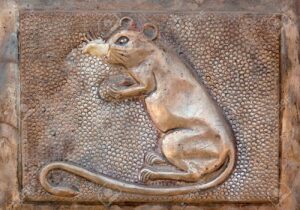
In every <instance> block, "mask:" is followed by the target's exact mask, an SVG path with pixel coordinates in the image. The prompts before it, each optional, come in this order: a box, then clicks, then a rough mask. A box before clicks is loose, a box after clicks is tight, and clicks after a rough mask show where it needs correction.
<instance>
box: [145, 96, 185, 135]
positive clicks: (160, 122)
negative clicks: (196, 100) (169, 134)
mask: <svg viewBox="0 0 300 210" xmlns="http://www.w3.org/2000/svg"><path fill="white" fill-rule="evenodd" d="M178 102H180V103H182V101H177V100H173V98H170V97H166V96H161V95H159V94H152V95H151V96H148V97H147V98H146V99H145V103H146V106H147V111H148V113H149V115H150V117H151V119H152V121H153V122H154V124H155V125H156V127H157V128H158V129H159V130H161V131H163V132H166V131H168V130H171V129H174V128H179V127H182V126H183V125H184V123H185V121H186V120H188V119H189V116H187V115H186V113H184V112H183V111H182V109H181V108H179V106H180V107H181V106H183V107H185V105H184V104H180V105H179V104H178ZM186 108H187V107H186Z"/></svg>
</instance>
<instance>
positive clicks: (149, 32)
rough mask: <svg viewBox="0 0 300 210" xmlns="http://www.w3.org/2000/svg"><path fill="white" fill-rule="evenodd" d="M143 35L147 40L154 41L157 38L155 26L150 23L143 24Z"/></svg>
mask: <svg viewBox="0 0 300 210" xmlns="http://www.w3.org/2000/svg"><path fill="white" fill-rule="evenodd" d="M143 34H144V35H145V37H147V38H148V39H149V40H154V39H156V38H157V36H158V28H157V26H156V25H153V24H151V23H146V24H144V27H143Z"/></svg>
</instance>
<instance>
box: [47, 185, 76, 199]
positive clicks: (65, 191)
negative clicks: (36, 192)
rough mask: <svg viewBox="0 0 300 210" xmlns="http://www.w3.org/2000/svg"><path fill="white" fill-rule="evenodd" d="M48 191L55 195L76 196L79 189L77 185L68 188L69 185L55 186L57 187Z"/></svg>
mask: <svg viewBox="0 0 300 210" xmlns="http://www.w3.org/2000/svg"><path fill="white" fill-rule="evenodd" d="M47 191H48V190H47ZM48 192H49V193H51V194H53V195H56V196H63V197H74V196H76V195H78V194H79V190H78V188H77V187H75V186H72V187H70V188H68V187H55V188H52V190H49V191H48Z"/></svg>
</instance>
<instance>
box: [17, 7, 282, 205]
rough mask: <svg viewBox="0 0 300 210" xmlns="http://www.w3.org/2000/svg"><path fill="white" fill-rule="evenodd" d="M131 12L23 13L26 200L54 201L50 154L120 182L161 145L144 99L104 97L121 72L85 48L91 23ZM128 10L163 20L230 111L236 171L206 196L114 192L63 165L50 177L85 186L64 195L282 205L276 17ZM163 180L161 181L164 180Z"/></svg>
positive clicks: (105, 25)
mask: <svg viewBox="0 0 300 210" xmlns="http://www.w3.org/2000/svg"><path fill="white" fill-rule="evenodd" d="M124 15H125V14H118V15H116V14H109V13H108V14H96V13H94V14H90V13H89V14H87V13H77V14H74V13H64V12H58V13H53V12H49V13H47V12H38V13H37V12H27V11H25V12H24V13H23V14H21V16H20V45H21V48H20V55H21V64H20V72H21V104H22V106H23V107H24V110H23V108H22V109H21V111H22V113H21V119H22V129H23V132H22V145H23V150H22V151H23V164H24V166H23V187H24V188H23V193H24V196H25V198H26V200H27V199H28V200H38V201H44V200H57V197H53V196H50V195H49V194H45V192H44V191H43V190H42V189H41V185H40V184H39V180H38V179H37V177H38V172H39V171H40V170H41V167H42V166H44V165H46V164H47V163H51V162H53V161H61V160H63V161H66V162H71V163H75V164H76V165H80V166H82V167H83V168H86V169H89V170H91V171H96V172H97V173H100V174H104V175H107V176H109V177H113V178H115V179H117V180H122V181H125V182H131V183H139V180H138V171H139V169H140V168H141V167H142V166H143V164H144V162H143V160H144V158H143V157H144V156H145V154H146V153H147V151H151V150H153V149H154V148H155V147H156V141H157V139H158V137H157V134H156V131H155V128H154V127H153V126H152V125H151V121H150V119H149V118H148V117H147V114H146V110H145V109H144V107H143V106H142V103H141V102H140V101H138V100H129V101H124V102H120V103H107V102H105V101H104V100H103V99H101V97H99V96H98V92H97V89H98V84H99V83H100V82H101V81H103V79H105V78H106V77H107V75H110V74H112V73H113V72H114V71H116V70H114V71H113V69H111V68H113V67H110V66H107V65H106V64H103V63H101V61H100V60H99V59H96V58H92V57H89V56H87V55H84V54H83V53H82V52H81V51H82V50H81V49H82V45H81V42H82V39H83V37H82V36H83V35H82V34H83V33H87V31H88V30H92V31H93V32H95V33H96V34H102V35H105V33H107V31H109V29H110V28H112V26H113V25H114V24H116V22H117V21H118V19H119V18H118V16H119V17H122V16H124ZM126 15H127V16H134V17H135V18H136V19H138V20H142V21H143V22H144V23H146V22H152V23H154V24H157V25H158V26H159V28H160V33H161V38H160V41H161V42H162V43H161V44H165V45H169V46H171V47H173V48H174V49H175V50H176V51H177V53H178V54H179V55H181V57H182V58H181V59H183V60H184V59H185V60H186V61H187V62H188V63H190V65H191V66H192V68H193V69H195V70H196V73H197V74H198V76H199V77H201V79H202V80H203V82H204V84H205V85H206V86H207V87H208V89H209V91H210V93H211V94H212V95H213V97H214V98H215V99H216V101H217V102H218V103H219V104H220V106H221V107H222V108H223V111H224V112H225V115H226V117H227V119H228V120H229V122H230V124H231V126H232V129H233V131H234V133H235V137H236V141H237V150H238V162H237V166H236V170H235V172H234V173H233V175H232V176H231V177H230V179H229V180H228V181H227V182H225V184H224V185H222V186H220V187H217V188H216V189H212V190H209V191H208V192H207V193H205V192H203V193H202V192H199V193H193V194H190V195H187V196H169V197H164V196H159V197H150V196H148V197H147V196H140V195H136V196H135V195H130V194H125V193H120V192H111V193H109V195H108V196H107V195H106V194H107V193H105V192H106V191H105V189H104V188H105V186H104V187H103V186H97V185H94V184H91V183H89V182H86V181H85V180H82V179H74V178H72V179H70V178H69V177H70V176H68V175H66V174H64V175H62V174H61V173H59V172H57V173H58V174H57V175H56V176H54V175H53V182H54V183H56V184H61V185H62V184H64V183H68V185H73V183H78V184H79V183H81V184H79V185H78V186H77V187H78V188H79V189H80V190H81V194H80V195H78V196H77V197H76V198H72V199H71V198H60V199H59V200H74V201H75V200H76V201H85V202H87V201H90V202H97V201H98V202H99V196H100V198H101V199H102V200H100V202H111V199H112V198H111V197H113V201H114V202H124V201H143V202H146V201H148V202H149V201H177V202H178V201H179V202H203V201H213V200H215V201H246V202H251V201H255V202H257V201H265V202H269V201H273V202H276V200H277V193H278V189H277V187H278V155H279V154H278V151H279V144H278V142H279V111H278V108H279V106H278V104H279V86H278V84H279V83H278V82H279V30H280V18H279V16H262V15H260V16H253V15H235V14H230V15H227V14H226V15H224V14H223V15H220V14H213V13H207V14H206V13H203V14H200V15H197V14H189V13H184V14H155V15H153V14H151V13H150V14H145V15H137V16H136V15H135V14H126ZM49 19H50V20H51V21H49ZM162 20H163V21H162ZM95 26H97V28H96V29H95ZM70 35H71V36H70ZM158 42H159V41H158ZM32 78H35V79H34V80H33V79H32ZM141 123H142V124H141ZM120 132H121V133H120ZM153 184H155V183H153ZM157 184H158V186H162V187H163V184H164V183H160V182H157V183H156V185H157ZM76 185H77V184H76ZM111 194H112V195H111ZM113 195H116V196H113Z"/></svg>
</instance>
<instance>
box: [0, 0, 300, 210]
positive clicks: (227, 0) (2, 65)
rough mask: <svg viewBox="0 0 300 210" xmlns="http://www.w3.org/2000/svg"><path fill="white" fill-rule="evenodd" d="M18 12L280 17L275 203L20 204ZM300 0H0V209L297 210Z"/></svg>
mask: <svg viewBox="0 0 300 210" xmlns="http://www.w3.org/2000/svg"><path fill="white" fill-rule="evenodd" d="M20 9H64V10H88V9H91V10H97V9H99V10H100V9H102V10H103V9H105V10H122V11H124V10H125V11H135V10H151V11H166V10H167V11H174V10H176V11H178V10H179V11H181V10H196V11H203V10H205V11H225V12H230V11H235V12H236V11H240V12H258V13H280V14H282V15H283V27H282V83H281V85H282V94H281V97H282V103H281V117H282V148H281V160H282V161H281V179H280V200H279V203H273V204H268V205H264V204H257V205H247V204H235V205H229V204H214V205H207V206H192V205H187V204H159V205H157V204H156V205H143V204H140V205H135V206H129V205H126V204H124V205H119V206H118V205H103V206H84V205H79V204H73V205H61V204H57V203H53V204H39V205H35V204H22V203H21V202H20V200H21V198H20V195H19V193H18V192H19V185H18V177H19V176H20V174H18V171H17V166H18V159H19V157H18V154H17V149H18V128H19V125H18V117H17V113H18V112H19V110H22V109H26V107H22V106H20V107H19V106H18V104H19V103H18V100H19V99H18V94H19V88H18V83H17V81H18V14H19V10H20ZM299 15H300V1H299V0H156V1H154V0H86V1H82V0H60V1H59V0H52V1H51V0H0V209H80V210H81V209H101V210H102V209H112V210H118V209H135V210H145V209H147V210H148V209H151V210H167V209H171V210H183V209H184V210H196V209H199V210H239V209H241V210H299V209H300V113H299V106H300V66H299V55H300V54H299V52H300V51H299V30H298V23H299V18H300V16H299Z"/></svg>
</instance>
